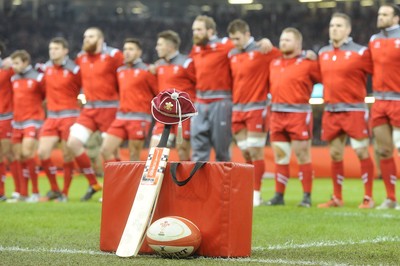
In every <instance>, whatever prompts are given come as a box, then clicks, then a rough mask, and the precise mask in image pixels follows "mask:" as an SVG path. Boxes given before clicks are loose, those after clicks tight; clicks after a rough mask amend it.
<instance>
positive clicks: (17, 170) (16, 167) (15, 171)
mask: <svg viewBox="0 0 400 266" xmlns="http://www.w3.org/2000/svg"><path fill="white" fill-rule="evenodd" d="M10 171H11V175H12V177H13V181H14V191H15V192H18V193H20V192H21V187H20V180H21V174H22V169H21V164H20V162H19V161H13V162H12V163H10Z"/></svg>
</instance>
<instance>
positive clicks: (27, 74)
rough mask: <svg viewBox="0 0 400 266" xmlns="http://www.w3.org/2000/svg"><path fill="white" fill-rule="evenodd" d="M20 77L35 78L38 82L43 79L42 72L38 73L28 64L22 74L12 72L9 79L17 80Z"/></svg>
mask: <svg viewBox="0 0 400 266" xmlns="http://www.w3.org/2000/svg"><path fill="white" fill-rule="evenodd" d="M21 79H31V80H36V81H37V82H40V81H41V80H42V79H43V73H40V72H39V71H37V70H36V69H34V68H33V67H32V66H29V69H28V70H27V71H26V72H25V73H23V74H14V75H13V76H12V77H11V81H17V80H21Z"/></svg>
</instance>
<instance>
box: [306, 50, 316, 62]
mask: <svg viewBox="0 0 400 266" xmlns="http://www.w3.org/2000/svg"><path fill="white" fill-rule="evenodd" d="M303 53H304V57H305V58H307V59H309V60H313V61H315V60H317V59H318V55H317V53H316V52H314V51H313V50H306V51H303Z"/></svg>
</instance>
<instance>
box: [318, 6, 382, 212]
mask: <svg viewBox="0 0 400 266" xmlns="http://www.w3.org/2000/svg"><path fill="white" fill-rule="evenodd" d="M350 32H351V21H350V17H349V16H347V15H346V14H343V13H334V14H333V15H332V18H331V21H330V23H329V37H330V44H329V45H327V46H325V47H323V48H321V50H320V52H319V54H320V59H319V63H320V68H321V75H322V84H323V85H324V101H325V111H324V114H323V118H322V139H323V140H325V141H328V142H329V150H330V155H331V160H332V162H331V171H332V176H331V177H332V181H333V196H332V199H331V200H329V201H328V202H326V203H322V204H319V205H318V207H319V208H330V207H341V206H342V205H343V201H342V184H343V178H344V169H343V168H344V167H343V153H344V148H345V146H346V142H347V136H349V137H350V143H351V146H352V148H353V149H354V151H355V152H356V154H357V156H358V159H359V160H360V165H361V178H362V180H363V183H364V190H365V193H364V199H363V202H362V203H361V204H360V205H359V208H363V209H364V208H368V209H369V208H372V207H373V206H374V201H373V199H372V185H373V181H374V165H373V162H372V160H371V157H370V154H369V151H368V147H369V130H368V116H369V115H368V113H369V111H368V107H367V105H366V104H365V103H364V98H365V96H366V95H367V90H366V81H367V74H368V73H371V72H372V61H371V54H370V52H369V50H368V49H367V47H365V46H362V45H359V44H357V43H355V42H353V40H352V38H351V37H349V36H350Z"/></svg>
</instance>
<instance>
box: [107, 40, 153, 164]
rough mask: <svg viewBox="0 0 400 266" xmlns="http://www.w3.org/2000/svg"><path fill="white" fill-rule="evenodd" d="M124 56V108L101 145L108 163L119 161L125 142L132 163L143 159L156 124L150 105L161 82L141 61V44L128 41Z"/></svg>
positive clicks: (121, 69) (120, 79)
mask: <svg viewBox="0 0 400 266" xmlns="http://www.w3.org/2000/svg"><path fill="white" fill-rule="evenodd" d="M123 54H124V59H125V65H124V66H121V67H119V68H118V70H117V75H118V86H119V90H120V95H121V97H120V99H121V100H120V108H119V110H118V112H117V117H116V119H115V120H114V122H112V124H111V126H110V127H109V128H108V130H107V135H106V137H105V138H104V141H103V144H102V146H101V154H102V155H103V158H104V160H105V161H106V162H112V161H115V157H114V154H115V153H116V152H117V150H118V147H119V146H120V145H121V144H122V142H123V141H124V140H128V147H129V152H130V160H131V161H139V160H140V152H141V150H142V148H143V145H144V141H145V139H146V137H147V135H148V133H149V130H150V126H151V122H152V116H151V110H150V102H151V100H152V99H153V98H154V97H155V96H156V95H157V93H158V92H157V80H156V78H155V76H154V75H153V74H152V73H150V72H149V66H148V65H147V64H145V63H143V61H142V59H141V56H142V44H141V43H140V41H139V40H137V39H134V38H128V39H126V40H125V42H124V49H123Z"/></svg>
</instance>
